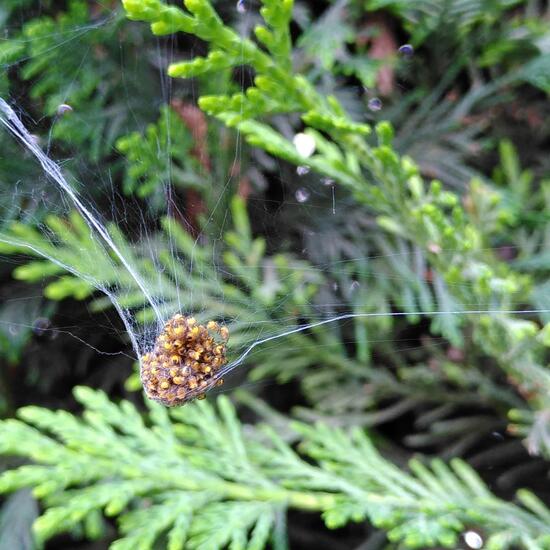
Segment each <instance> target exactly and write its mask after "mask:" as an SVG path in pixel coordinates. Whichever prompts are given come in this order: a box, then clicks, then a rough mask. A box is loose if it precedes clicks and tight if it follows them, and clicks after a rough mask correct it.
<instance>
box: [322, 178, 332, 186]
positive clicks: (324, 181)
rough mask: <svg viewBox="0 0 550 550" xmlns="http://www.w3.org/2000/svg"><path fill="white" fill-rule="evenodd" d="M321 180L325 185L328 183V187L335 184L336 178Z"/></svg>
mask: <svg viewBox="0 0 550 550" xmlns="http://www.w3.org/2000/svg"><path fill="white" fill-rule="evenodd" d="M321 182H322V183H323V185H326V186H327V187H328V186H329V185H334V180H333V179H332V178H323V179H322V180H321Z"/></svg>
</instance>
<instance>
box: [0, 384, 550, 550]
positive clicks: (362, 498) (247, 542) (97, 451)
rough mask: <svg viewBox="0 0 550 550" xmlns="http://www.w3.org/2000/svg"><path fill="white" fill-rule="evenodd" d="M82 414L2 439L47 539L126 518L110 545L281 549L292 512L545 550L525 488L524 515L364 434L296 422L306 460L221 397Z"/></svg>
mask: <svg viewBox="0 0 550 550" xmlns="http://www.w3.org/2000/svg"><path fill="white" fill-rule="evenodd" d="M75 396H76V398H77V399H78V401H79V402H80V403H81V404H82V405H83V407H84V412H83V413H82V416H81V417H77V416H74V415H72V414H69V413H67V412H63V411H57V412H53V411H50V410H47V409H43V408H39V407H25V408H23V409H21V410H20V411H19V417H20V420H6V421H4V422H2V424H1V429H0V450H1V452H2V453H4V454H6V453H7V454H16V455H19V456H22V457H24V458H28V459H31V460H33V462H34V464H32V465H23V466H21V467H19V468H18V469H15V470H11V471H9V472H6V473H4V474H3V475H1V476H0V491H2V492H6V491H13V490H17V489H20V488H22V487H33V488H34V489H33V491H34V494H35V495H36V496H37V497H38V498H40V499H41V500H42V501H43V503H44V504H45V506H46V511H45V513H44V514H43V515H42V516H41V517H40V518H39V519H38V520H37V521H36V523H35V525H34V531H35V533H36V535H37V538H38V540H39V541H43V540H47V539H48V538H50V537H52V536H53V535H55V534H56V533H61V532H65V531H69V530H76V531H78V530H80V529H83V530H84V532H86V533H87V534H88V535H91V536H99V535H100V534H101V526H102V520H101V516H102V514H104V515H106V516H108V517H116V518H117V519H118V522H119V525H120V530H121V533H122V537H121V538H119V539H118V540H117V541H115V542H114V543H113V544H112V545H111V548H113V549H115V550H122V549H131V548H138V549H139V550H148V549H150V548H154V547H155V542H156V541H159V542H162V544H163V547H166V548H168V549H170V550H176V549H182V548H192V549H195V548H197V549H203V550H206V549H215V548H222V547H225V546H226V545H227V546H230V547H231V548H234V549H239V548H248V549H254V548H258V549H260V548H264V547H265V545H266V544H268V542H269V543H270V544H271V545H272V547H273V548H285V547H286V542H285V541H286V536H285V520H284V515H285V513H286V511H287V510H288V509H297V510H303V511H307V512H320V513H321V514H322V515H323V518H324V520H325V522H326V524H327V525H328V526H329V527H331V528H337V527H339V526H342V525H345V524H346V523H347V522H349V521H362V520H363V519H365V518H368V519H369V520H370V521H371V522H372V523H374V524H375V525H377V526H379V527H382V528H384V529H386V530H387V531H388V538H389V539H390V540H391V541H394V542H403V543H404V544H405V546H406V547H408V548H427V547H431V546H435V545H439V546H443V547H446V548H456V545H457V544H458V539H459V536H460V534H461V533H462V532H463V531H464V530H465V529H466V528H467V527H470V528H471V527H475V526H478V525H480V526H482V527H483V529H484V530H485V532H486V533H487V537H488V538H487V541H486V548H489V549H493V550H496V549H505V548H512V547H513V546H514V545H517V544H520V545H523V546H525V547H526V548H546V547H547V545H548V544H549V543H550V528H549V527H548V520H549V518H550V510H548V509H547V508H546V507H545V506H544V504H542V502H541V501H539V500H538V499H537V498H536V497H535V496H534V495H533V494H532V493H530V492H529V491H526V490H522V491H520V492H519V493H518V494H517V498H518V501H519V502H518V504H512V503H510V502H505V501H502V500H500V499H498V498H497V497H495V496H494V495H493V494H492V493H491V492H490V491H489V490H488V489H487V487H486V486H485V485H484V483H483V482H482V481H481V479H480V478H479V477H478V476H477V475H476V473H475V472H474V471H473V470H472V469H471V468H470V467H469V466H468V465H467V464H466V463H464V462H463V461H461V460H459V459H456V460H453V462H452V463H451V465H450V466H449V465H446V464H445V463H444V462H442V461H440V460H434V461H432V463H431V464H430V465H426V464H424V463H422V462H421V461H419V460H413V461H411V462H410V464H409V467H410V472H407V471H403V470H402V469H400V468H398V467H396V466H395V465H393V464H392V463H391V462H389V461H388V460H387V459H385V458H384V457H383V456H382V455H381V454H380V453H379V452H377V451H376V450H375V448H374V447H373V445H372V443H371V441H370V439H369V438H368V437H367V436H366V435H365V434H364V433H363V432H362V431H361V430H354V431H353V432H351V433H346V432H344V431H341V430H338V429H334V428H328V427H327V426H324V425H321V424H319V425H307V424H301V423H300V424H299V423H294V424H292V429H293V430H295V431H296V432H297V433H299V434H300V436H301V438H302V443H301V445H300V452H299V453H298V452H296V451H295V450H293V449H292V448H291V447H290V446H289V445H288V444H287V443H285V441H284V440H283V439H281V437H280V436H278V435H277V434H276V433H275V432H274V430H272V429H270V428H267V427H265V428H262V427H261V426H256V427H254V428H252V427H246V428H247V429H246V436H245V433H244V431H243V430H244V427H243V426H242V425H241V424H240V422H239V421H238V419H237V416H236V412H235V409H234V408H233V406H232V405H231V404H230V402H229V400H228V399H227V398H225V397H220V398H218V401H217V407H213V406H212V405H211V404H209V403H206V402H198V403H196V404H193V405H190V406H188V407H185V408H181V409H173V410H167V409H165V408H163V407H162V406H160V405H156V404H152V405H150V413H149V415H147V416H145V417H144V416H143V415H142V414H140V413H139V411H138V410H137V409H136V408H135V407H134V406H133V405H132V404H130V403H129V402H127V401H123V402H121V403H120V404H118V405H116V404H114V403H113V402H112V401H110V400H109V399H108V398H107V396H106V395H105V394H104V393H103V392H99V391H92V390H90V389H88V388H84V387H78V388H76V390H75Z"/></svg>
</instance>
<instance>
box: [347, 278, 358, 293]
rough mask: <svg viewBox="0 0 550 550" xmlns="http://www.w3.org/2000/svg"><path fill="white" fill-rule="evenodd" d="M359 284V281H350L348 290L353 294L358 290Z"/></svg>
mask: <svg viewBox="0 0 550 550" xmlns="http://www.w3.org/2000/svg"><path fill="white" fill-rule="evenodd" d="M360 286H361V285H360V284H359V281H352V282H351V285H349V289H350V292H351V293H352V294H353V293H355V292H357V291H358V290H359V287H360Z"/></svg>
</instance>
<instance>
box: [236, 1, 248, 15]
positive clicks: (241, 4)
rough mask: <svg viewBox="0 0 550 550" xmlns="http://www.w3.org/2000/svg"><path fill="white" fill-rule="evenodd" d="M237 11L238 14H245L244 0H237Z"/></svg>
mask: <svg viewBox="0 0 550 550" xmlns="http://www.w3.org/2000/svg"><path fill="white" fill-rule="evenodd" d="M237 11H238V12H239V13H246V5H245V3H244V0H237Z"/></svg>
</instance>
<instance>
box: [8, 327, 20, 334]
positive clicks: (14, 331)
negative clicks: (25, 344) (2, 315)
mask: <svg viewBox="0 0 550 550" xmlns="http://www.w3.org/2000/svg"><path fill="white" fill-rule="evenodd" d="M8 332H9V333H10V334H11V335H12V336H17V335H18V334H19V329H18V328H17V327H16V326H15V325H10V326H9V328H8Z"/></svg>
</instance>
